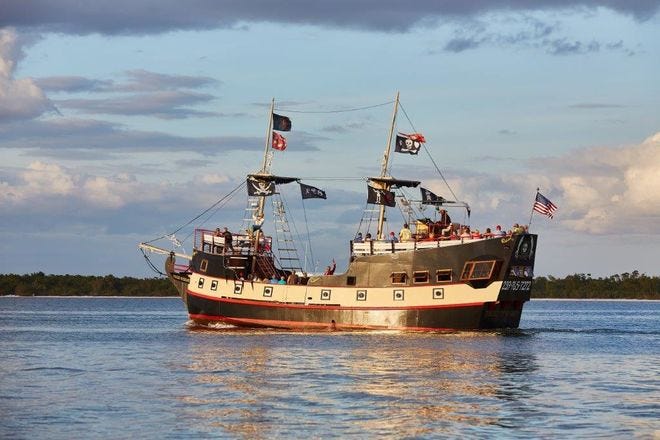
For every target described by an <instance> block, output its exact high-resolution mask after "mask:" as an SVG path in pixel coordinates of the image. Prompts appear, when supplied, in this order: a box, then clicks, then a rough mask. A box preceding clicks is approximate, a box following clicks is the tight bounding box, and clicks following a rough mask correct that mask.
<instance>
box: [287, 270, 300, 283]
mask: <svg viewBox="0 0 660 440" xmlns="http://www.w3.org/2000/svg"><path fill="white" fill-rule="evenodd" d="M286 283H287V284H298V275H296V273H295V272H291V273H290V274H289V276H288V277H287V279H286Z"/></svg>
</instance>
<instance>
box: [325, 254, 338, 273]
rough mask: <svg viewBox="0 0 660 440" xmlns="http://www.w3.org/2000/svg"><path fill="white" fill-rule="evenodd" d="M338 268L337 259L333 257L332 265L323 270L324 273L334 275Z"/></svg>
mask: <svg viewBox="0 0 660 440" xmlns="http://www.w3.org/2000/svg"><path fill="white" fill-rule="evenodd" d="M336 268H337V263H335V260H334V258H333V259H332V265H331V266H328V267H326V268H325V272H323V275H332V274H334V273H335V269H336Z"/></svg>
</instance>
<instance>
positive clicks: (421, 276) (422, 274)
mask: <svg viewBox="0 0 660 440" xmlns="http://www.w3.org/2000/svg"><path fill="white" fill-rule="evenodd" d="M428 282H429V272H428V271H427V270H423V271H419V272H413V283H415V284H423V283H428Z"/></svg>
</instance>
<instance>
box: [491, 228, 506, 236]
mask: <svg viewBox="0 0 660 440" xmlns="http://www.w3.org/2000/svg"><path fill="white" fill-rule="evenodd" d="M505 235H506V233H505V232H504V231H503V230H502V226H500V225H497V226H495V232H493V237H504V236H505Z"/></svg>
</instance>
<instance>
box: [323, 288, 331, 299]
mask: <svg viewBox="0 0 660 440" xmlns="http://www.w3.org/2000/svg"><path fill="white" fill-rule="evenodd" d="M331 293H332V291H331V290H330V289H323V290H321V300H322V301H330V296H331Z"/></svg>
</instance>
